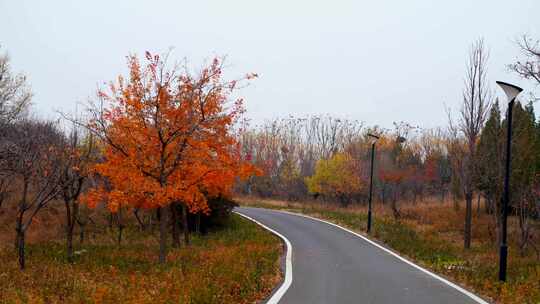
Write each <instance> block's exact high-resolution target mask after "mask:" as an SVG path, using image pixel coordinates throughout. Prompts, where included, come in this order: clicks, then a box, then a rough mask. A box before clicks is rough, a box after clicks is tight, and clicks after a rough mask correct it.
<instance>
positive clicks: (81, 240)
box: [79, 222, 86, 244]
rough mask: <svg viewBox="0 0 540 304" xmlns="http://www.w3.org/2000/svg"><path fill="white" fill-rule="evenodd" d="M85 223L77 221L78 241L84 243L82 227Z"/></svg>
mask: <svg viewBox="0 0 540 304" xmlns="http://www.w3.org/2000/svg"><path fill="white" fill-rule="evenodd" d="M85 226H86V225H84V224H83V223H81V222H79V243H81V244H82V243H84V228H85Z"/></svg>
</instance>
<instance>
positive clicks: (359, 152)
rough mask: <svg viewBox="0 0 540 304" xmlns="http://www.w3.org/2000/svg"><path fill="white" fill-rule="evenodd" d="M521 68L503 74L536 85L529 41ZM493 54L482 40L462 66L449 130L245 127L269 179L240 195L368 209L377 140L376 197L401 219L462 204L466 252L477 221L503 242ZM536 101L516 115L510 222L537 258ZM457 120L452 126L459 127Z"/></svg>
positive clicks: (539, 79) (256, 180) (284, 121)
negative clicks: (482, 217) (489, 221)
mask: <svg viewBox="0 0 540 304" xmlns="http://www.w3.org/2000/svg"><path fill="white" fill-rule="evenodd" d="M517 45H518V47H519V48H520V50H521V51H522V55H523V56H522V57H523V60H520V61H517V62H515V63H513V64H509V65H508V66H507V68H508V70H509V71H510V72H514V73H516V74H517V75H519V76H521V77H522V78H523V79H526V80H531V81H532V82H535V83H536V84H540V64H539V62H540V46H539V42H538V41H535V40H533V39H531V38H530V37H528V36H523V37H522V38H520V40H518V41H517ZM488 61H489V50H488V48H487V47H486V45H485V42H484V40H483V39H478V40H476V41H474V42H473V43H472V44H471V47H470V50H469V55H468V58H467V62H466V71H465V77H464V88H463V95H462V96H463V98H462V102H461V107H460V109H459V112H458V113H457V115H452V112H451V111H450V110H447V113H448V123H447V127H440V128H434V129H423V128H420V127H417V126H414V125H411V124H409V123H406V122H396V123H394V126H393V128H390V129H385V128H381V127H378V126H366V125H365V124H364V123H362V122H360V121H357V120H350V119H343V118H337V117H331V116H328V115H314V116H307V117H293V116H290V117H287V118H280V119H274V120H269V121H265V122H264V123H262V124H260V125H255V126H251V127H246V128H245V129H246V131H245V132H243V133H242V134H241V138H240V141H241V144H242V153H243V155H244V157H245V158H246V159H248V160H250V161H251V162H252V163H253V164H254V165H256V166H257V167H258V168H260V169H261V170H262V171H263V174H262V175H259V176H252V177H250V178H248V179H247V180H246V181H245V182H243V183H242V184H241V185H239V186H238V187H237V190H238V191H240V192H242V193H245V194H251V195H257V196H262V197H280V198H283V199H287V200H297V201H310V200H318V201H321V202H336V203H339V204H341V205H342V206H348V205H350V204H353V203H358V204H365V203H366V202H367V198H368V190H369V172H370V152H371V150H370V149H371V144H372V138H371V137H370V136H368V134H376V135H378V136H380V139H379V140H378V141H377V142H376V161H375V170H374V174H375V179H374V181H375V184H374V195H375V198H376V200H377V201H379V202H381V203H382V204H383V205H388V206H389V208H391V210H392V213H393V215H394V217H395V218H396V219H399V218H400V217H401V212H400V205H401V204H416V203H417V202H419V201H423V200H425V198H428V197H429V198H430V199H431V200H433V198H437V200H440V201H441V202H445V201H447V200H451V201H453V206H454V208H455V209H456V210H457V209H459V208H460V204H459V202H460V201H462V200H465V219H464V230H463V231H464V238H463V240H464V248H466V249H467V248H470V246H471V227H472V212H473V208H474V203H475V200H476V204H477V209H478V210H479V211H480V208H481V201H482V202H484V204H483V212H485V213H488V214H491V215H493V218H494V220H495V222H496V230H497V231H496V235H497V242H498V241H499V239H500V232H501V214H502V211H501V206H502V203H501V200H502V187H503V173H504V172H503V168H504V167H503V164H504V155H505V154H504V152H505V150H504V149H505V148H504V145H503V143H504V141H505V138H506V131H505V130H506V127H505V124H506V119H505V117H506V115H504V113H501V106H504V105H502V104H501V103H500V102H499V101H498V99H497V98H496V97H495V92H494V89H495V88H493V86H492V83H494V81H491V80H490V79H489V78H488ZM535 100H536V99H535V98H534V96H532V94H531V95H530V96H521V97H520V99H519V100H518V102H517V104H516V106H515V110H514V113H513V121H514V123H513V126H512V127H513V134H514V138H513V143H512V149H514V152H513V153H512V172H511V192H512V196H511V202H510V205H511V214H512V215H514V216H516V217H517V218H518V219H519V220H518V222H519V229H520V249H521V252H522V253H523V252H524V251H525V250H526V249H527V248H528V247H530V248H533V249H534V250H535V251H536V252H537V254H538V255H539V256H540V248H538V247H537V242H538V241H537V238H538V237H539V236H538V233H539V232H538V231H533V230H534V225H533V224H532V222H533V221H537V220H538V218H539V216H540V191H539V190H540V187H539V186H540V183H539V181H540V180H539V174H540V167H539V163H540V149H539V148H540V146H539V144H540V138H539V136H540V121H539V120H538V119H537V117H536V115H535V113H534V107H533V103H534V101H535ZM454 116H455V117H454Z"/></svg>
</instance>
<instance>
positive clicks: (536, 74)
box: [508, 35, 540, 84]
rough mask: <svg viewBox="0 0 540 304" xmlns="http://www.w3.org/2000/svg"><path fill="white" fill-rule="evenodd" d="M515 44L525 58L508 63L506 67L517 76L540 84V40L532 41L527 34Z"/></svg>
mask: <svg viewBox="0 0 540 304" xmlns="http://www.w3.org/2000/svg"><path fill="white" fill-rule="evenodd" d="M517 44H518V46H519V48H520V49H521V52H522V53H523V55H524V56H525V60H524V61H517V62H516V63H513V64H510V65H508V68H509V69H510V70H511V71H513V72H515V73H517V74H518V75H519V76H521V77H523V78H525V79H532V80H534V81H536V82H537V83H538V84H540V41H538V40H537V41H534V40H533V39H532V38H530V37H529V36H527V35H523V36H522V37H521V39H520V40H518V41H517Z"/></svg>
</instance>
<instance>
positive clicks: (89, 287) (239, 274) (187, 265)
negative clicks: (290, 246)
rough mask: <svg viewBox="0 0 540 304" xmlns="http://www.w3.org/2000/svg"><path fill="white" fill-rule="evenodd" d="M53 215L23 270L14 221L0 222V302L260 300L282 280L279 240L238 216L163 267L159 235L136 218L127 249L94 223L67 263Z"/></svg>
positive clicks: (36, 232) (39, 229) (33, 240)
mask: <svg viewBox="0 0 540 304" xmlns="http://www.w3.org/2000/svg"><path fill="white" fill-rule="evenodd" d="M55 212H56V211H52V212H51V210H48V211H46V212H44V213H43V214H42V215H41V216H40V219H39V221H38V222H37V223H35V225H34V227H33V228H32V233H31V234H30V236H31V237H30V240H29V245H28V250H27V269H26V270H25V271H24V272H21V271H20V270H19V269H18V265H17V260H16V255H15V252H14V250H13V242H12V235H13V233H14V231H13V230H12V229H11V227H10V226H11V224H8V223H4V222H3V223H2V229H3V230H2V231H1V233H0V236H2V239H3V240H4V239H7V240H8V242H7V243H3V246H2V247H3V248H0V260H1V261H2V263H1V264H0V303H115V304H116V303H255V302H258V301H260V300H262V299H264V298H265V297H266V296H267V295H268V294H269V293H270V292H271V290H272V289H273V288H274V286H276V285H277V284H278V283H279V281H280V280H281V273H280V267H279V257H280V255H281V252H282V245H281V242H280V241H279V239H277V238H276V237H275V236H273V235H271V234H270V233H269V232H267V231H265V230H263V229H262V228H260V227H259V226H257V225H255V224H254V223H251V222H249V221H247V220H245V219H243V218H241V217H239V216H236V215H234V216H233V217H232V218H231V220H230V221H229V222H228V224H227V225H226V226H225V227H224V228H223V229H219V230H215V231H213V232H210V233H209V234H208V235H206V236H199V235H193V239H192V244H191V245H190V246H188V247H182V248H179V249H172V250H171V251H170V252H169V255H168V262H167V264H166V265H165V266H161V265H159V264H158V263H157V250H158V240H157V236H156V235H154V233H152V232H151V231H146V232H141V231H139V229H138V227H137V226H136V225H135V224H134V223H133V222H130V224H129V225H128V228H126V231H125V233H124V241H123V243H122V245H121V246H118V245H117V244H116V242H115V240H116V232H115V231H114V230H109V229H104V228H103V227H95V229H94V231H93V232H91V233H90V235H92V237H90V238H89V239H88V240H87V241H86V242H85V243H84V244H82V245H80V244H76V250H77V252H76V260H75V263H73V264H69V263H67V262H66V258H65V250H64V243H63V239H62V230H61V225H60V224H61V220H59V219H58V216H56V217H55V216H54V214H55ZM6 218H7V217H6V214H4V217H3V219H6ZM102 218H103V221H104V219H105V217H104V216H102ZM96 219H99V217H97V216H96ZM44 227H50V228H51V229H45V228H44ZM53 227H54V229H52V228H53ZM40 240H41V241H40ZM44 240H45V241H44Z"/></svg>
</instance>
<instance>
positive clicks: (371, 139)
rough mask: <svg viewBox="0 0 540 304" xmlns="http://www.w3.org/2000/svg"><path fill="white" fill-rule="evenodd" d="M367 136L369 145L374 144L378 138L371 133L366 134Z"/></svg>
mask: <svg viewBox="0 0 540 304" xmlns="http://www.w3.org/2000/svg"><path fill="white" fill-rule="evenodd" d="M367 136H368V137H369V138H370V143H372V144H374V143H375V142H376V141H377V140H378V139H379V138H380V137H379V136H377V135H374V134H371V133H368V134H367Z"/></svg>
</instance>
